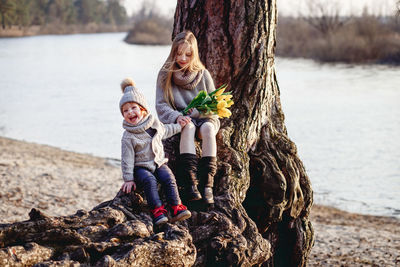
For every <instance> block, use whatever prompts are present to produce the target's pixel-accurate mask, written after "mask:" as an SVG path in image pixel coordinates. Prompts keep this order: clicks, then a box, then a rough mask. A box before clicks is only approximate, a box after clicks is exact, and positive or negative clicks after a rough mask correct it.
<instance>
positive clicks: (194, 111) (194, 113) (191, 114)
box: [188, 108, 200, 118]
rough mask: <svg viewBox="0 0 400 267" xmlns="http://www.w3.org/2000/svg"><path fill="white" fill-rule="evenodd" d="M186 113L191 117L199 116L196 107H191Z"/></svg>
mask: <svg viewBox="0 0 400 267" xmlns="http://www.w3.org/2000/svg"><path fill="white" fill-rule="evenodd" d="M188 114H189V115H190V117H191V118H198V117H200V112H199V111H198V109H197V108H191V109H189V110H188Z"/></svg>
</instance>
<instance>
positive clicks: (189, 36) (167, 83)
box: [161, 30, 205, 108]
mask: <svg viewBox="0 0 400 267" xmlns="http://www.w3.org/2000/svg"><path fill="white" fill-rule="evenodd" d="M183 43H187V44H188V45H189V46H190V48H191V50H192V58H191V60H190V62H189V65H188V66H187V67H186V68H185V69H182V68H180V67H179V65H178V64H177V63H176V54H177V53H178V49H179V46H180V45H181V44H183ZM204 69H205V67H204V65H203V63H201V60H200V56H199V48H198V46H197V39H196V37H195V36H194V34H193V33H192V32H191V31H188V30H185V31H183V32H181V33H178V34H177V35H176V36H175V38H174V40H173V42H172V46H171V52H170V53H169V56H168V58H167V60H166V61H165V63H164V65H163V67H162V69H161V71H162V72H165V73H166V75H163V79H162V81H161V83H162V88H163V90H164V98H165V100H166V101H167V103H168V104H169V105H170V106H172V107H174V108H175V100H174V96H173V94H172V84H171V83H172V74H173V73H174V72H176V71H182V70H183V71H189V72H193V71H200V70H204Z"/></svg>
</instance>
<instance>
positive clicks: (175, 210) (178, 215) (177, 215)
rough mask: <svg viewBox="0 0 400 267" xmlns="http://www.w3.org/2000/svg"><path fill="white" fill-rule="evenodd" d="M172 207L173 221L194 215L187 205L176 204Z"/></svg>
mask: <svg viewBox="0 0 400 267" xmlns="http://www.w3.org/2000/svg"><path fill="white" fill-rule="evenodd" d="M171 209H172V218H171V220H170V221H171V223H173V222H177V221H183V220H186V219H188V218H190V217H191V216H192V214H191V213H190V211H188V209H187V208H186V206H185V205H182V204H178V205H176V206H171Z"/></svg>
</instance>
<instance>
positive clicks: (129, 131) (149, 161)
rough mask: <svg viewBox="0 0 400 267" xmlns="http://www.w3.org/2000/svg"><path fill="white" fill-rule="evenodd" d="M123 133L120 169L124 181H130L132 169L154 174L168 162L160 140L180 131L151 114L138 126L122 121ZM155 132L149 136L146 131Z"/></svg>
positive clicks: (177, 125) (177, 126) (176, 125)
mask: <svg viewBox="0 0 400 267" xmlns="http://www.w3.org/2000/svg"><path fill="white" fill-rule="evenodd" d="M123 127H124V129H125V132H124V133H123V135H122V139H121V169H122V177H123V179H124V181H132V180H134V177H133V169H134V167H144V168H147V169H149V170H150V171H151V172H154V171H155V170H156V168H158V167H160V166H161V165H163V164H164V163H166V162H167V161H168V159H167V158H165V153H164V146H163V144H162V141H161V140H162V139H166V138H169V137H171V136H173V135H175V134H177V133H179V132H180V131H181V126H180V125H179V124H177V123H175V124H166V125H164V124H162V123H161V122H160V121H159V120H158V119H157V118H155V117H153V116H152V115H151V114H149V115H148V116H146V117H145V118H144V119H143V120H142V121H141V122H140V123H139V124H138V125H132V124H130V123H128V122H126V121H125V120H124V122H123ZM149 128H152V129H154V130H155V134H154V136H153V137H152V136H150V135H149V134H148V133H147V132H146V130H147V129H149Z"/></svg>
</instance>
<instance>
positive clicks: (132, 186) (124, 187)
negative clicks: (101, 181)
mask: <svg viewBox="0 0 400 267" xmlns="http://www.w3.org/2000/svg"><path fill="white" fill-rule="evenodd" d="M132 189H133V190H132ZM121 190H122V191H123V192H125V193H127V194H129V193H130V192H131V191H135V190H136V184H135V182H134V181H128V182H125V183H124V184H123V185H122V186H121Z"/></svg>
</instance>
